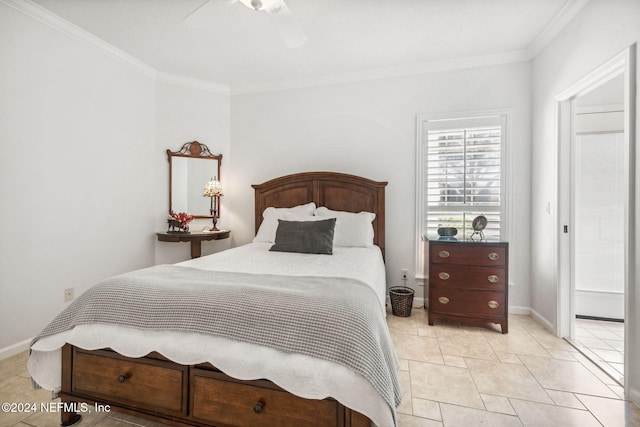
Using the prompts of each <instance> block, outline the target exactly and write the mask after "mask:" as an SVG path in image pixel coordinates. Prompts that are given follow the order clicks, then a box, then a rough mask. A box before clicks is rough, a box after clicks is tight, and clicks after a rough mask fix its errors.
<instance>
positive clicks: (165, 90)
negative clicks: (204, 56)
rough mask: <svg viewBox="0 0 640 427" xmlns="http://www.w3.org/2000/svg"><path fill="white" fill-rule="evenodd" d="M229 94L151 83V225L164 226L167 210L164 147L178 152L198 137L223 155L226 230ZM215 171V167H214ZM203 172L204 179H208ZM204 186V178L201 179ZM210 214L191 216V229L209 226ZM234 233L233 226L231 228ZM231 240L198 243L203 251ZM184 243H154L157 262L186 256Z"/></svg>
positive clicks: (222, 224)
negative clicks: (153, 176)
mask: <svg viewBox="0 0 640 427" xmlns="http://www.w3.org/2000/svg"><path fill="white" fill-rule="evenodd" d="M229 108H230V105H229V96H228V95H222V94H218V93H215V92H210V91H206V90H199V89H191V88H187V87H181V86H177V85H173V84H167V83H162V82H158V83H157V85H156V122H157V124H156V129H157V137H156V141H155V146H154V148H153V150H154V151H153V157H154V159H155V162H154V165H155V167H156V168H157V171H156V176H157V179H156V187H157V190H158V191H157V192H156V194H155V199H154V200H155V206H156V209H155V211H154V213H155V218H156V220H155V230H158V231H164V230H166V229H167V215H168V213H169V162H168V160H167V153H166V150H167V149H170V150H171V151H177V150H178V149H180V147H182V145H183V144H184V143H185V142H190V141H194V140H197V141H198V142H200V143H202V144H205V145H206V146H207V147H209V149H210V150H211V152H212V153H213V154H222V164H221V175H222V177H221V179H222V185H223V189H224V190H225V194H226V196H224V197H222V199H221V211H222V213H221V216H220V220H219V221H218V228H220V229H224V228H226V229H230V228H232V227H231V221H230V216H229V215H227V212H229V210H230V207H231V203H232V201H233V196H232V195H231V194H229V192H228V191H226V190H227V188H228V186H229V185H231V182H232V174H231V156H230V146H229ZM216 173H217V172H216ZM210 178H211V177H208V178H207V179H210ZM202 185H203V188H204V182H203V184H202ZM210 225H211V220H210V219H206V220H205V219H195V220H193V221H192V222H191V224H189V228H190V229H191V230H195V231H198V230H201V229H202V228H203V227H204V226H210ZM232 232H233V230H232ZM230 244H231V239H225V240H218V241H210V242H202V255H208V254H211V253H214V252H217V251H220V250H223V249H227V248H229V246H230ZM190 251H191V249H190V246H189V243H170V242H156V243H155V262H156V264H172V263H175V262H179V261H185V260H187V259H189V258H190V257H191V255H190V253H191V252H190Z"/></svg>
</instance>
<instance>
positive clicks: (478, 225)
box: [469, 215, 487, 240]
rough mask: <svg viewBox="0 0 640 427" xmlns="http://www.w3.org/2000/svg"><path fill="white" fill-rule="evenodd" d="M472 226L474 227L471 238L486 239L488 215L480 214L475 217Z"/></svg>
mask: <svg viewBox="0 0 640 427" xmlns="http://www.w3.org/2000/svg"><path fill="white" fill-rule="evenodd" d="M471 227H472V228H473V233H471V235H470V236H469V239H471V240H475V239H476V238H478V240H484V229H485V228H486V227H487V217H486V216H484V215H478V216H477V217H475V218H474V219H473V222H472V223H471Z"/></svg>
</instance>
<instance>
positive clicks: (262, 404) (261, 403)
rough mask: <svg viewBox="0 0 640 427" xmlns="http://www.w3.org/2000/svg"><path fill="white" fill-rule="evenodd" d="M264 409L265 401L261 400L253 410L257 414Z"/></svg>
mask: <svg viewBox="0 0 640 427" xmlns="http://www.w3.org/2000/svg"><path fill="white" fill-rule="evenodd" d="M263 409H264V402H263V401H262V400H261V401H259V402H258V403H256V404H255V406H254V407H253V412H255V413H256V414H261V413H262V410H263Z"/></svg>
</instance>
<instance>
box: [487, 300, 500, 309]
mask: <svg viewBox="0 0 640 427" xmlns="http://www.w3.org/2000/svg"><path fill="white" fill-rule="evenodd" d="M487 305H488V306H489V308H498V306H499V305H500V304H498V301H494V300H491V301H489V302H488V303H487Z"/></svg>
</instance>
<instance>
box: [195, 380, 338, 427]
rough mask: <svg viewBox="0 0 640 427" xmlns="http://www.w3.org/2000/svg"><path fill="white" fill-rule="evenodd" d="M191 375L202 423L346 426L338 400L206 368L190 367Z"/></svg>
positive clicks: (197, 416) (259, 426)
mask: <svg viewBox="0 0 640 427" xmlns="http://www.w3.org/2000/svg"><path fill="white" fill-rule="evenodd" d="M190 377H191V378H190V383H191V396H190V402H191V403H190V407H191V409H190V413H191V417H192V418H193V420H194V421H197V422H200V423H207V424H214V425H218V424H221V425H225V426H226V425H229V426H234V427H269V426H278V427H299V426H305V427H326V426H341V425H344V421H343V420H344V408H343V407H342V406H341V405H340V404H339V403H338V402H336V401H335V400H331V399H325V400H312V399H303V398H301V397H298V396H295V395H293V394H290V393H287V392H285V391H282V390H280V389H278V388H277V387H275V386H274V385H273V383H270V382H268V381H251V382H246V381H245V382H239V381H235V380H233V379H232V378H229V377H228V376H226V375H224V374H222V373H220V372H215V371H209V370H204V369H191V374H190Z"/></svg>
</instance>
